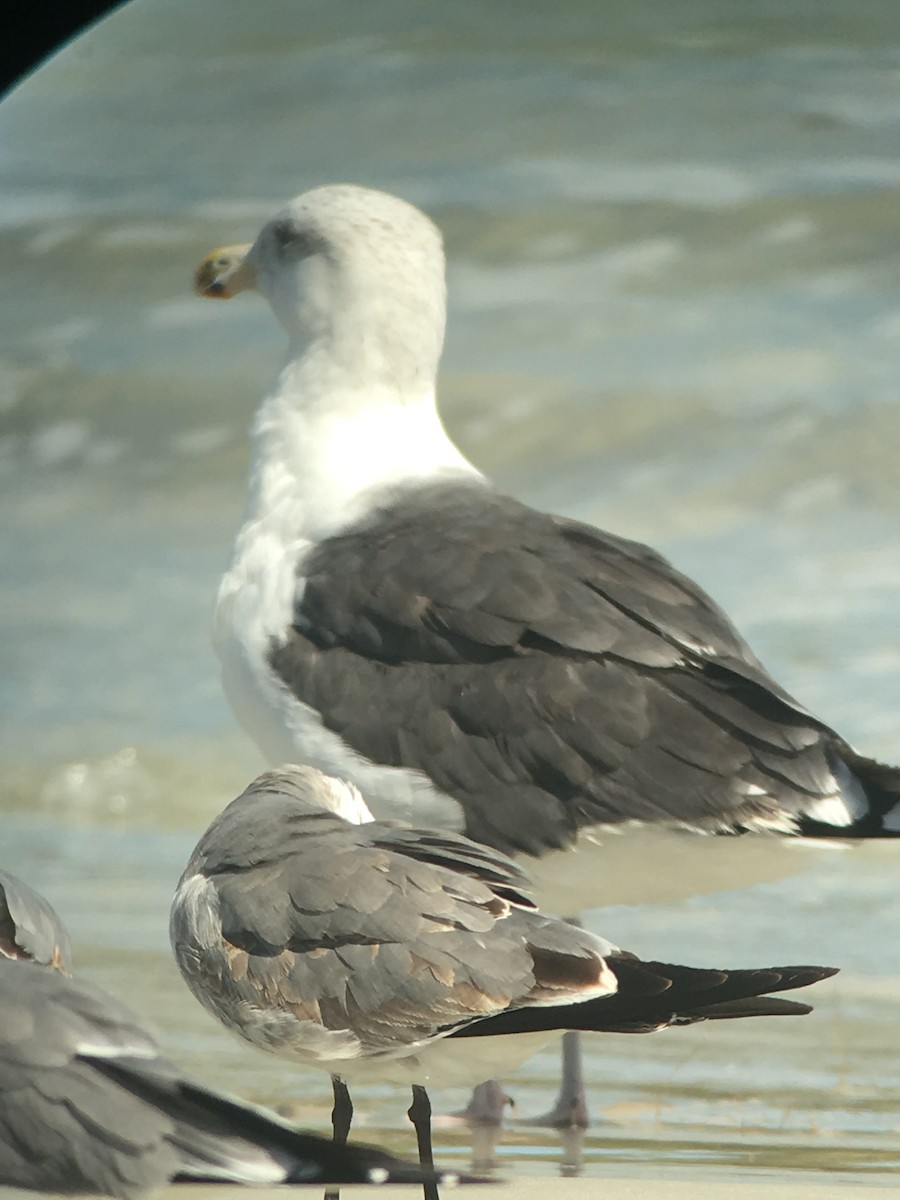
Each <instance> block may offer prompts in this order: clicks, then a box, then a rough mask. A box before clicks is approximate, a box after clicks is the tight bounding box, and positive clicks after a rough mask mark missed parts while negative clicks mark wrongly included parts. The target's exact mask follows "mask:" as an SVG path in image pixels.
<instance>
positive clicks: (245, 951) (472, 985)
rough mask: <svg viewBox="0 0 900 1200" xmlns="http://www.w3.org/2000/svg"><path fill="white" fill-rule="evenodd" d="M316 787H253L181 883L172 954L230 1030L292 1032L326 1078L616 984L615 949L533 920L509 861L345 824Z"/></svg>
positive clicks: (447, 842) (282, 776)
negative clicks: (332, 1069)
mask: <svg viewBox="0 0 900 1200" xmlns="http://www.w3.org/2000/svg"><path fill="white" fill-rule="evenodd" d="M322 778H323V777H322V776H321V775H320V773H319V772H317V771H314V770H312V769H310V768H289V769H283V770H282V771H279V772H271V773H268V774H266V775H263V776H261V777H260V779H258V780H256V781H255V782H254V783H253V784H251V786H250V787H249V788H248V789H247V790H246V791H245V792H244V793H243V795H242V796H240V797H238V799H237V800H235V801H233V802H232V803H231V804H230V805H229V806H228V807H227V808H226V809H225V811H224V812H223V813H222V814H221V816H220V817H218V818H217V819H216V820H215V821H213V823H212V825H211V826H210V828H209V829H208V830H207V832H206V833H205V834H204V836H203V837H202V838H201V840H200V843H199V844H198V846H197V849H196V850H195V852H194V854H193V855H192V857H191V860H190V862H189V863H188V866H187V868H186V869H185V872H184V875H183V876H182V879H181V882H180V884H179V887H178V891H177V893H176V897H175V902H174V905H173V910H172V921H171V934H172V944H173V948H174V950H175V955H176V958H177V959H178V962H179V966H180V967H181V970H182V973H183V974H184V975H185V978H186V979H187V981H188V983H189V985H190V986H191V988H192V990H193V991H194V992H195V994H196V995H197V997H198V999H200V1000H201V1002H202V1003H204V1004H205V1005H206V1006H207V1007H209V1008H210V1009H211V1010H212V1011H214V1012H215V1013H216V1015H217V1016H219V1017H220V1018H221V1019H222V1020H224V1021H225V1023H226V1024H228V1025H230V1026H231V1027H233V1028H235V1029H236V1030H237V1031H239V1032H241V1033H243V1034H244V1036H246V1037H249V1038H250V1040H252V1041H255V1042H257V1043H258V1044H261V1045H264V1046H267V1048H269V1049H275V1048H276V1047H277V1048H279V1049H281V1050H282V1051H284V1049H285V1045H284V1044H283V1043H289V1042H290V1041H291V1039H292V1038H293V1037H294V1036H295V1035H296V1046H297V1052H298V1055H299V1056H301V1057H308V1058H311V1059H313V1060H320V1061H321V1062H322V1064H323V1065H324V1064H325V1063H328V1062H331V1061H332V1060H333V1059H334V1058H335V1057H339V1056H341V1055H343V1056H345V1057H354V1056H356V1055H358V1054H361V1053H385V1052H390V1051H391V1050H396V1049H401V1048H402V1047H405V1046H409V1045H411V1044H413V1043H418V1042H421V1041H427V1040H429V1039H430V1038H432V1037H434V1036H435V1035H436V1034H437V1033H438V1031H439V1030H442V1029H444V1028H447V1027H452V1026H454V1025H457V1024H461V1023H464V1022H466V1021H471V1020H474V1019H476V1018H479V1017H482V1016H484V1015H486V1014H488V1013H492V1012H499V1011H502V1010H504V1009H506V1008H507V1007H509V1006H510V1005H511V1004H530V1003H542V1002H546V1001H547V1000H548V999H550V998H552V999H554V1000H564V999H566V998H569V999H576V998H579V997H583V996H588V995H598V994H602V993H604V992H606V991H609V990H610V989H611V987H612V986H614V985H613V981H612V978H611V976H610V975H609V973H608V971H607V969H606V967H605V963H604V957H603V956H604V954H606V953H608V952H609V951H610V950H611V949H612V946H611V944H610V943H606V942H604V941H603V940H602V939H600V938H597V937H595V936H594V935H592V934H589V933H586V932H585V931H583V930H580V929H576V928H574V927H572V926H570V925H568V924H566V923H565V922H563V921H558V920H555V919H552V918H546V917H542V916H541V915H540V914H538V913H536V912H535V911H534V908H533V905H532V904H531V902H530V900H528V898H527V896H526V894H525V893H524V892H523V890H522V885H523V883H524V876H523V874H522V872H521V870H520V869H519V868H518V867H517V866H516V864H515V863H514V862H512V861H511V860H510V859H507V858H505V857H504V856H503V855H502V854H499V853H498V852H496V851H493V850H491V849H490V848H488V847H485V846H479V845H476V844H475V843H473V842H471V841H469V840H468V839H466V838H463V837H460V836H456V835H454V834H451V833H436V832H433V831H419V830H415V829H407V828H405V827H398V826H395V825H392V824H390V823H387V822H378V821H375V822H372V823H370V824H365V825H351V824H348V823H347V822H346V821H344V820H343V819H342V818H341V817H339V816H337V815H334V814H332V813H327V812H323V811H322V810H321V809H319V808H317V807H316V803H315V786H316V781H317V780H321V779H322ZM319 1031H322V1036H319ZM329 1031H331V1032H332V1033H333V1034H334V1036H329Z"/></svg>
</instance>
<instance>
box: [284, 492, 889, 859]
mask: <svg viewBox="0 0 900 1200" xmlns="http://www.w3.org/2000/svg"><path fill="white" fill-rule="evenodd" d="M301 569H302V573H303V576H304V578H303V581H302V587H301V588H300V589H299V590H298V599H297V602H296V606H295V613H294V623H293V627H292V628H291V629H290V630H288V631H286V632H285V636H284V638H283V639H281V640H278V641H276V642H273V644H272V645H271V647H270V653H269V662H270V666H271V667H272V669H273V670H274V672H275V673H276V675H277V676H278V677H279V678H280V679H281V680H282V682H283V683H284V684H285V686H287V687H288V688H289V690H290V691H291V692H292V693H293V694H294V695H295V696H296V697H297V699H299V700H300V701H301V702H303V703H304V704H307V705H309V706H310V707H311V708H313V709H314V710H315V711H316V712H318V713H319V714H320V715H321V718H322V720H323V722H324V724H325V726H326V727H327V728H328V729H329V730H331V731H333V732H335V733H337V734H338V735H340V737H341V738H342V739H343V740H344V742H345V743H346V744H347V746H348V747H350V748H351V749H352V750H353V751H355V752H356V753H358V754H361V755H363V756H364V757H366V758H368V759H370V760H372V761H373V762H376V763H380V764H386V765H389V766H402V767H408V768H416V769H418V770H420V771H422V772H423V773H424V774H425V775H426V776H427V777H428V778H429V779H430V780H431V781H432V782H433V783H434V784H435V786H436V787H437V788H438V789H440V790H441V791H442V792H444V793H445V794H447V795H449V796H452V797H453V798H455V799H456V800H457V801H458V802H459V804H460V805H461V806H462V808H463V810H464V813H465V822H466V824H465V828H466V832H467V833H468V834H469V835H470V836H471V837H473V838H475V839H476V840H477V841H482V842H486V843H488V844H490V845H493V846H496V847H498V848H500V849H503V850H506V851H508V852H516V851H525V852H528V853H542V852H544V851H545V850H546V849H548V848H551V847H558V846H564V845H566V844H568V842H569V841H570V840H571V839H572V837H573V836H574V835H575V833H576V832H577V830H578V829H579V828H581V827H583V826H586V825H592V824H597V823H608V824H618V823H621V822H624V821H629V820H638V821H648V822H664V823H669V824H674V825H680V826H683V827H684V826H686V827H690V828H694V829H697V830H700V831H706V832H737V831H742V830H746V829H757V828H767V829H774V830H776V831H778V832H782V833H792V832H800V831H802V832H811V833H818V834H822V835H826V834H828V833H839V834H842V835H845V836H854V835H858V836H868V835H880V834H884V833H891V832H893V833H896V832H898V831H900V827H898V825H897V820H898V818H897V817H896V812H895V816H894V817H890V816H889V814H890V811H891V809H892V806H893V805H895V804H896V803H897V801H898V797H900V773H898V772H897V771H895V770H894V769H892V768H884V767H880V766H877V765H876V764H872V763H870V762H868V760H865V759H862V758H861V757H859V756H858V755H856V754H855V753H854V752H853V751H852V750H851V749H850V748H849V747H847V746H846V744H845V743H844V742H843V741H842V740H841V739H840V738H839V737H838V736H837V735H836V734H835V733H833V732H832V731H831V730H830V729H828V727H827V726H825V725H823V724H822V723H821V722H820V721H818V720H816V718H814V717H813V716H811V715H810V714H809V713H807V712H806V710H805V709H804V708H803V707H802V706H801V705H799V704H798V703H797V702H796V701H795V700H793V699H792V697H791V696H789V695H788V694H787V693H786V692H785V691H784V690H783V689H782V688H781V687H779V686H778V684H777V683H776V682H775V681H774V680H773V679H772V678H771V677H770V676H769V675H768V674H767V672H766V671H765V670H764V668H763V667H762V666H761V664H760V663H759V661H758V659H757V658H756V657H755V655H753V653H752V652H751V650H750V649H749V647H748V646H747V645H746V644H745V643H744V641H743V640H742V639H741V637H740V635H739V634H738V633H737V631H736V630H735V629H734V627H733V626H732V624H731V623H730V621H729V620H728V618H727V617H726V616H725V614H724V613H723V612H722V611H721V609H719V608H718V607H717V606H716V605H715V604H714V603H713V601H712V600H711V599H710V598H709V597H708V596H706V595H705V593H704V592H703V591H702V590H701V589H700V588H699V587H698V586H697V585H696V584H694V583H692V582H691V581H690V580H689V579H687V578H686V577H685V576H683V575H681V574H680V573H679V572H678V571H676V570H675V569H674V568H673V567H672V566H671V565H670V564H669V563H668V562H667V561H666V560H665V559H664V558H662V557H661V556H660V555H658V554H656V553H654V552H653V551H652V550H649V549H648V548H647V547H645V546H641V545H638V544H636V543H634V542H629V541H626V540H624V539H621V538H616V537H613V536H612V535H610V534H606V533H602V532H600V531H599V530H596V529H592V528H590V527H589V526H586V525H582V524H579V523H577V522H574V521H570V520H565V519H563V518H559V517H552V516H548V515H546V514H543V513H539V512H536V511H535V510H533V509H530V508H528V507H527V506H525V505H523V504H520V503H519V502H518V501H516V500H513V499H511V498H509V497H505V496H502V495H499V494H497V493H494V492H492V491H490V490H489V489H487V488H485V487H482V486H480V485H476V484H458V483H454V484H432V485H429V486H425V487H421V486H420V487H417V488H410V489H407V490H406V491H404V492H402V493H401V494H399V495H398V496H396V497H395V498H394V499H393V500H391V501H390V502H388V503H386V504H385V505H384V506H383V507H382V508H380V509H378V510H377V511H376V512H375V513H374V514H372V515H370V516H369V517H367V518H366V519H365V520H364V521H361V522H360V523H359V524H358V525H356V526H354V527H351V528H350V529H348V530H346V531H345V532H343V533H342V534H340V535H338V536H334V537H331V538H328V539H326V540H325V541H323V542H322V543H320V544H319V545H318V546H317V547H316V548H315V549H314V550H313V551H312V552H311V553H310V554H309V556H308V557H306V558H305V559H304V560H303V562H302V564H301Z"/></svg>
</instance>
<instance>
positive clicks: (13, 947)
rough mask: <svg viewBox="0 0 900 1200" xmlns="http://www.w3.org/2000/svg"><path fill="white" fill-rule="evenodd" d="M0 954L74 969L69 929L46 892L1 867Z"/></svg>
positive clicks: (49, 965) (62, 968)
mask: <svg viewBox="0 0 900 1200" xmlns="http://www.w3.org/2000/svg"><path fill="white" fill-rule="evenodd" d="M0 957H5V958H17V959H25V960H26V961H28V960H30V961H33V962H36V963H39V964H41V965H42V966H45V967H56V968H57V969H58V970H60V971H62V972H63V973H64V974H66V975H68V974H70V973H71V969H72V945H71V942H70V940H69V933H68V930H67V929H66V927H65V925H63V923H62V921H61V920H60V918H59V916H58V914H57V913H56V912H55V910H54V909H53V908H52V907H51V906H50V905H49V904H48V903H47V901H46V900H45V899H44V897H43V896H41V895H40V894H39V893H38V892H36V891H35V890H34V888H32V887H29V886H28V884H27V883H23V882H22V880H21V879H18V878H17V877H16V876H15V875H12V874H10V872H9V871H4V870H0Z"/></svg>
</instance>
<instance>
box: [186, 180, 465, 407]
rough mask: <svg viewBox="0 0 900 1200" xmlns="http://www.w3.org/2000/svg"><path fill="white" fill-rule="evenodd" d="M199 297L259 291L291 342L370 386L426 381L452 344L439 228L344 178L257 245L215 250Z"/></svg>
mask: <svg viewBox="0 0 900 1200" xmlns="http://www.w3.org/2000/svg"><path fill="white" fill-rule="evenodd" d="M195 287H196V290H197V292H198V294H199V295H201V296H205V297H209V298H219V299H230V298H231V296H234V295H236V294H237V293H238V292H241V291H247V290H248V289H255V290H257V291H259V292H260V293H261V294H262V295H263V296H265V298H266V299H267V300H268V302H269V304H270V305H271V306H272V309H273V311H274V313H275V315H276V317H277V318H278V320H279V321H280V322H281V324H282V325H283V326H284V328H285V330H286V331H287V334H288V337H289V338H290V339H291V346H292V353H293V354H294V355H295V356H296V355H299V354H305V353H312V354H316V355H319V356H322V357H323V358H324V359H326V360H328V361H329V362H330V363H331V364H332V365H333V366H336V367H338V368H339V369H340V370H341V371H342V372H343V373H345V374H350V375H353V374H358V375H360V376H361V377H362V378H365V380H366V381H367V382H369V383H370V384H371V383H373V382H377V381H378V380H379V379H384V378H390V379H393V380H395V381H396V380H397V379H398V377H402V378H403V379H404V382H405V383H406V384H407V385H408V386H412V387H415V386H416V385H419V386H421V385H427V384H429V383H430V382H431V381H433V379H434V376H435V374H436V372H437V364H438V359H439V358H440V354H441V348H442V346H443V340H444V321H445V309H446V289H445V283H444V252H443V246H442V242H441V235H440V232H439V231H438V229H437V227H436V226H435V225H434V224H433V222H431V221H430V220H429V219H428V217H426V216H425V214H424V213H422V212H420V211H419V209H417V208H415V207H414V206H413V205H411V204H408V203H407V202H406V201H405V200H401V199H399V198H398V197H397V196H391V195H389V194H388V193H386V192H378V191H374V190H372V189H370V188H363V187H355V186H352V185H350V184H339V185H335V186H329V187H320V188H316V189H314V190H313V191H310V192H304V194H303V195H302V196H298V197H297V199H296V200H292V201H291V203H290V204H289V205H288V206H287V207H286V208H284V209H282V211H281V212H280V213H278V214H277V216H275V217H273V218H272V220H271V221H269V222H268V223H267V224H266V225H264V226H263V228H262V230H261V231H260V233H259V236H258V237H257V239H256V241H255V242H254V243H253V244H252V245H251V246H229V247H226V248H224V249H221V250H216V251H213V253H212V254H210V255H208V256H207V257H206V258H205V259H204V260H203V262H202V263H201V264H200V266H199V267H198V269H197V272H196V274H195Z"/></svg>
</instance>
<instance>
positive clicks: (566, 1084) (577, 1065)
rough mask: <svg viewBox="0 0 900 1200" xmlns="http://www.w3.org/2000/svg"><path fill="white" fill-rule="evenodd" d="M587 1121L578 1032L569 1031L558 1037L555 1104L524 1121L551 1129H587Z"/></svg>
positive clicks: (588, 1120) (588, 1118)
mask: <svg viewBox="0 0 900 1200" xmlns="http://www.w3.org/2000/svg"><path fill="white" fill-rule="evenodd" d="M590 1123H591V1119H590V1117H589V1115H588V1108H587V1099H586V1097H585V1094H584V1067H583V1062H582V1056H581V1034H580V1033H576V1032H574V1031H572V1030H570V1031H569V1032H568V1033H564V1034H563V1038H562V1081H561V1083H560V1085H559V1095H558V1096H557V1097H556V1103H555V1104H554V1105H553V1107H552V1108H551V1109H550V1111H549V1112H547V1113H544V1115H543V1116H542V1117H534V1118H533V1119H532V1120H530V1121H529V1122H528V1124H529V1125H544V1126H548V1127H549V1128H551V1129H587V1127H588V1126H589V1125H590Z"/></svg>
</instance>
